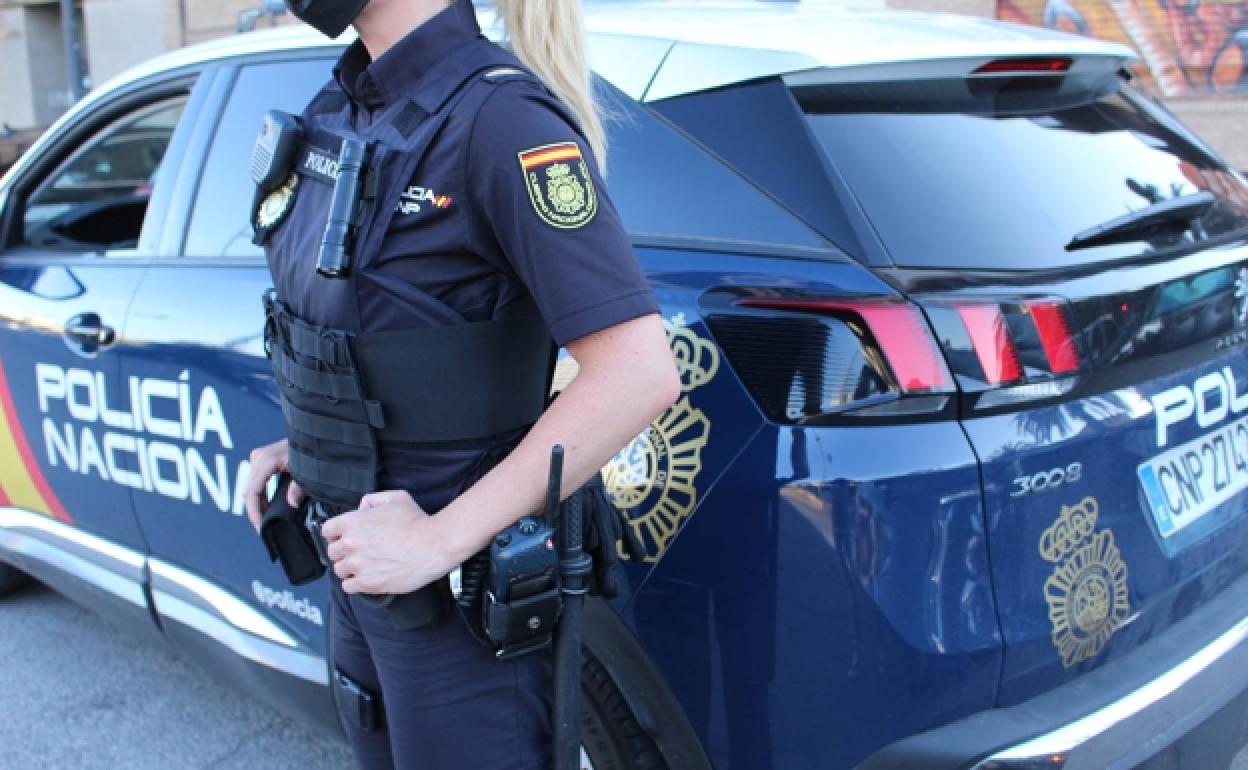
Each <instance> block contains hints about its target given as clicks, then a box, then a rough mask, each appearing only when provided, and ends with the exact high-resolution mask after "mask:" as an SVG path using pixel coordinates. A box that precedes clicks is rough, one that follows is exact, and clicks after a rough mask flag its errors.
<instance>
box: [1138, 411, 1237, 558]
mask: <svg viewBox="0 0 1248 770" xmlns="http://www.w3.org/2000/svg"><path fill="white" fill-rule="evenodd" d="M1136 472H1137V474H1138V475H1139V477H1140V485H1141V486H1142V487H1143V488H1144V496H1145V497H1146V498H1148V505H1149V508H1151V509H1152V512H1153V519H1154V520H1155V521H1156V522H1157V529H1158V531H1160V532H1161V536H1162V537H1163V538H1168V537H1170V536H1172V535H1174V534H1177V533H1178V532H1180V531H1182V530H1183V529H1184V528H1186V527H1188V526H1190V525H1191V524H1192V523H1194V522H1195V521H1197V520H1199V519H1200V518H1201V517H1202V516H1204V515H1205V514H1207V513H1209V512H1210V511H1212V510H1213V509H1215V508H1217V507H1218V506H1219V505H1221V504H1222V503H1225V502H1226V501H1227V500H1230V499H1231V498H1232V497H1234V496H1235V495H1236V494H1238V493H1239V492H1240V491H1241V490H1243V489H1245V488H1248V417H1245V418H1241V419H1239V420H1236V421H1235V422H1232V423H1230V424H1228V425H1226V426H1224V427H1222V428H1219V429H1218V430H1217V431H1215V432H1213V433H1207V434H1205V435H1204V436H1201V437H1199V438H1196V439H1193V440H1191V441H1189V442H1187V443H1186V444H1182V445H1180V446H1177V447H1174V448H1173V449H1167V450H1166V451H1165V452H1162V453H1161V454H1159V455H1157V456H1156V457H1154V458H1152V459H1151V460H1146V461H1145V462H1143V463H1141V464H1140V467H1139V468H1138V469H1137V471H1136Z"/></svg>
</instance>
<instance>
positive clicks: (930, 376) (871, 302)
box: [706, 294, 956, 423]
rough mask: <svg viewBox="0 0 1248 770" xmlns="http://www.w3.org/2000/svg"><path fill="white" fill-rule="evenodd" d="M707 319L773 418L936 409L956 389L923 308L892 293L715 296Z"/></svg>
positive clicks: (945, 404)
mask: <svg viewBox="0 0 1248 770" xmlns="http://www.w3.org/2000/svg"><path fill="white" fill-rule="evenodd" d="M707 304H708V307H707V308H706V309H707V310H708V312H707V323H708V325H709V327H710V329H711V332H712V334H714V336H715V338H716V340H717V341H718V342H719V343H720V345H721V346H722V347H723V349H724V352H725V354H726V356H727V357H728V360H729V361H730V362H731V363H732V366H733V369H734V370H735V371H736V372H737V373H738V375H739V376H740V377H741V379H742V381H743V382H744V384H745V386H746V387H747V388H748V389H749V390H750V392H751V394H752V395H753V396H754V398H755V401H757V402H758V404H759V406H760V407H761V408H762V410H763V412H764V413H765V414H766V415H767V416H768V417H770V418H771V419H773V420H776V421H778V422H790V423H792V422H818V421H819V418H823V417H830V416H835V415H844V416H847V417H848V416H852V417H865V416H873V417H901V416H910V415H924V414H932V413H939V412H941V411H943V410H944V409H945V408H946V407H948V406H949V403H950V400H951V399H950V397H951V396H952V395H953V393H955V392H956V388H955V385H954V381H953V376H952V375H951V374H950V372H949V369H948V367H947V366H946V365H945V361H944V359H943V357H942V356H941V353H940V348H939V347H938V346H937V344H936V340H935V339H934V338H933V337H932V333H931V330H930V327H929V326H928V324H927V322H926V320H925V319H924V318H923V315H922V312H921V311H920V310H919V309H918V308H917V307H915V306H914V305H912V304H910V303H908V302H905V301H902V300H897V299H891V298H890V299H843V298H827V297H810V296H794V295H787V296H749V295H745V296H742V294H734V295H731V296H729V295H718V296H712V297H710V298H709V299H708V301H707Z"/></svg>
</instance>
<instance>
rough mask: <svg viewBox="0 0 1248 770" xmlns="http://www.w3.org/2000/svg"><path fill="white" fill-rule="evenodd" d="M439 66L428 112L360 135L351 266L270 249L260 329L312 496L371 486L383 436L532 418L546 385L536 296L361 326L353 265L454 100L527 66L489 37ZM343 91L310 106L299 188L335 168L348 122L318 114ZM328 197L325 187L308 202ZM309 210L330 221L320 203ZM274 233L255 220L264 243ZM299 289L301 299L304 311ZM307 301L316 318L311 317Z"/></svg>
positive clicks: (354, 495)
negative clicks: (363, 161) (499, 308)
mask: <svg viewBox="0 0 1248 770" xmlns="http://www.w3.org/2000/svg"><path fill="white" fill-rule="evenodd" d="M438 69H439V70H441V71H440V72H437V73H430V75H436V76H438V77H441V78H446V79H447V80H446V81H445V82H447V83H448V84H450V85H451V86H452V87H449V88H447V89H445V94H446V95H445V98H444V99H443V100H442V102H441V104H440V105H438V106H437V108H436V109H435V110H434V111H433V112H432V113H427V112H426V111H425V110H424V109H422V108H420V107H419V106H417V105H416V104H415V103H414V102H406V103H402V104H396V105H392V106H391V107H389V108H388V113H387V114H385V115H383V116H382V117H381V119H380V120H379V121H378V129H377V130H376V131H372V130H370V131H369V132H368V133H369V134H370V135H368V136H358V137H356V138H359V139H362V140H365V141H367V142H369V144H370V155H371V162H370V167H371V168H372V169H374V171H372V172H371V177H366V179H365V182H364V184H363V206H364V207H365V208H366V211H367V212H368V213H366V214H365V215H364V216H362V217H361V218H360V220H359V221H360V226H359V229H358V234H357V237H356V247H355V249H354V253H355V255H356V257H355V261H356V263H357V266H356V267H353V268H352V269H350V270H349V271H348V272H347V275H346V277H345V278H343V279H333V278H327V277H324V276H321V275H318V274H317V273H316V271H315V269H314V268H313V267H312V262H313V260H314V259H315V254H307V255H304V254H303V253H302V252H300V256H301V259H300V260H298V264H297V265H296V266H295V267H297V268H298V269H293V268H292V266H291V265H290V264H280V263H279V260H275V258H274V255H273V254H272V253H270V267H271V269H272V272H273V277H274V284H275V287H276V289H275V291H271V292H269V293H267V294H266V296H265V299H264V306H265V315H266V323H265V330H264V340H265V349H266V352H267V353H268V355H269V358H270V361H271V363H272V365H273V372H274V375H275V378H276V381H277V386H278V392H279V396H280V398H281V405H282V413H283V416H284V418H285V422H286V427H287V434H288V438H289V441H290V455H289V469H290V473H291V475H292V476H293V477H294V478H295V480H296V481H298V482H299V485H300V486H301V487H303V489H304V490H306V491H307V493H308V494H309V495H310V496H311V497H312V498H313V499H316V500H320V501H322V502H325V503H329V504H331V505H333V506H336V507H338V508H340V509H348V508H354V507H355V506H356V505H357V504H358V503H359V500H360V498H361V497H363V496H364V495H366V494H368V493H370V492H373V491H376V489H377V478H378V472H379V452H378V444H379V442H387V441H395V442H414V443H420V444H425V443H437V442H455V441H474V440H480V439H486V438H489V437H491V436H497V435H499V434H503V433H507V432H510V431H514V430H516V429H518V428H523V427H525V426H527V425H530V424H532V423H533V422H535V421H536V420H537V418H538V417H539V416H540V415H541V413H542V411H543V409H544V408H545V405H546V399H547V394H548V393H549V388H550V377H551V374H552V372H553V364H554V353H555V347H554V345H553V343H552V341H551V338H550V334H549V331H548V330H547V328H546V325H545V323H544V322H543V321H542V319H541V317H540V316H539V315H538V314H537V311H536V309H535V308H533V309H532V310H531V312H527V313H522V314H520V315H518V316H516V317H511V318H504V319H493V320H489V321H484V322H479V323H468V324H462V325H456V326H445V327H437V328H418V329H413V328H403V329H387V330H383V331H368V332H365V331H362V330H361V324H360V322H359V318H358V311H357V310H356V309H355V306H356V293H355V292H356V286H355V277H356V276H357V275H358V273H359V269H358V267H361V266H363V265H366V264H367V260H368V257H369V255H370V254H373V253H376V251H377V250H378V248H379V246H380V244H381V242H382V239H383V238H384V236H385V233H386V230H387V229H388V227H389V224H390V221H391V219H392V217H393V216H394V212H395V211H396V209H397V208H398V204H399V202H400V196H401V194H402V192H403V191H404V190H405V189H406V186H407V185H408V184H409V183H410V180H411V179H412V178H413V175H414V173H415V171H416V169H417V168H418V166H419V164H420V161H421V160H422V159H423V158H424V157H425V154H426V153H427V151H428V149H429V147H430V145H431V143H432V142H433V140H434V138H435V137H436V136H437V135H438V132H439V129H440V128H441V127H442V125H443V124H444V123H445V121H446V119H447V117H448V116H449V115H450V114H451V113H452V111H456V110H459V111H460V112H458V113H457V115H465V114H466V113H468V114H466V117H468V118H471V117H473V115H475V112H473V111H475V110H477V109H479V108H480V106H481V104H482V103H483V101H484V98H483V97H484V94H483V91H484V90H488V89H489V88H491V87H492V86H493V84H494V83H495V82H496V81H498V80H499V79H500V78H506V77H516V76H519V77H533V76H532V75H531V74H528V73H527V72H525V71H524V69H523V67H522V65H521V64H520V63H519V61H518V60H516V59H515V58H514V57H512V56H511V55H510V54H508V53H507V52H505V51H503V50H501V49H499V48H497V47H495V46H493V45H490V44H488V43H484V42H483V41H482V42H480V43H475V44H472V45H470V46H467V47H466V49H465V50H461V51H457V52H456V55H455V56H453V57H447V58H446V59H444V60H443V63H441V64H440V65H439V67H438ZM345 99H346V95H345V94H343V93H342V91H340V90H338V89H337V88H336V87H335V86H330V87H327V89H326V90H324V91H322V93H321V94H320V95H318V96H317V97H316V98H315V99H314V100H313V101H312V103H311V104H310V105H309V107H308V109H307V110H306V111H305V112H304V115H303V116H302V124H303V126H304V127H305V142H304V146H303V147H302V148H301V149H300V151H299V152H298V154H297V156H296V157H297V164H296V168H295V169H294V172H295V173H297V174H298V175H299V177H300V179H299V180H298V185H299V186H300V187H301V188H304V189H315V188H308V187H307V186H309V185H322V186H327V187H331V188H332V186H333V184H334V183H335V176H334V174H333V173H328V172H331V171H332V170H333V169H332V168H331V169H327V168H326V167H325V164H324V163H318V162H316V159H317V158H318V157H319V158H325V157H337V153H338V148H339V147H340V146H341V143H342V140H343V136H344V134H345V132H343V131H342V130H341V129H335V130H326V129H325V128H323V127H322V125H321V123H322V121H321V120H320V117H321V116H323V115H325V114H333V113H337V112H339V111H340V110H341V109H342V108H343V107H344V106H345V105H346V102H345ZM300 194H302V193H300ZM324 199H325V195H324V190H323V189H322V191H321V193H320V194H319V195H318V197H317V198H316V200H315V201H314V202H315V203H320V202H322V201H323V200H324ZM326 208H327V207H326ZM325 214H326V216H327V215H328V211H326V212H325ZM312 219H313V221H317V222H319V223H320V225H319V227H321V228H323V227H324V222H325V219H324V218H323V217H320V216H319V215H318V216H317V217H313V218H312ZM321 235H322V231H320V230H318V231H317V232H314V233H292V234H290V235H289V238H286V234H283V237H284V239H285V240H286V241H288V242H287V243H285V244H284V245H283V248H284V249H286V250H290V249H300V248H302V249H304V250H306V249H308V248H315V245H319V242H320V238H321ZM269 236H270V233H269V232H266V230H265V228H263V227H257V242H258V243H261V244H264V243H265V241H267V240H268V238H269ZM283 256H284V258H285V259H286V260H290V259H291V255H290V254H289V253H287V254H284V255H283ZM304 256H306V259H304V258H303V257H304ZM292 298H294V299H297V300H298V301H300V302H303V303H304V304H305V305H307V311H306V312H304V313H300V312H298V309H299V308H298V307H297V305H296V303H294V302H292V301H291V299H292ZM311 303H314V304H311ZM312 309H315V311H316V315H318V316H320V318H318V319H312V318H309V317H308V316H310V315H312V312H311V310H312Z"/></svg>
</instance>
